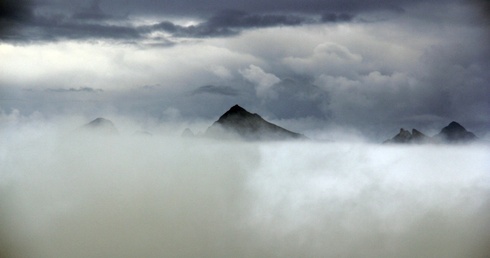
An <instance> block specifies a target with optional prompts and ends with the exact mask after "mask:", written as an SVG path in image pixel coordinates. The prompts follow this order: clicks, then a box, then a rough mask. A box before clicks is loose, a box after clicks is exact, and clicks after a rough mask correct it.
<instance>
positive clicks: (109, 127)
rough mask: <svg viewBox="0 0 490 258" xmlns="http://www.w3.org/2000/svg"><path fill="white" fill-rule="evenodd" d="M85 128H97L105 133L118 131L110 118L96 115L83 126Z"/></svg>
mask: <svg viewBox="0 0 490 258" xmlns="http://www.w3.org/2000/svg"><path fill="white" fill-rule="evenodd" d="M83 127H84V128H87V129H92V130H97V131H100V132H105V133H114V134H117V133H118V131H117V129H116V127H115V126H114V124H113V123H112V121H111V120H109V119H105V118H102V117H98V118H96V119H94V120H92V121H91V122H90V123H88V124H86V125H84V126H83Z"/></svg>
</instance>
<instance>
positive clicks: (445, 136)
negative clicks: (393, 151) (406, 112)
mask: <svg viewBox="0 0 490 258" xmlns="http://www.w3.org/2000/svg"><path fill="white" fill-rule="evenodd" d="M476 139H478V138H477V137H476V136H475V135H474V134H473V133H472V132H468V131H467V130H466V129H465V128H464V127H463V126H461V125H460V124H458V123H457V122H454V121H453V122H451V123H450V124H449V125H448V126H446V127H444V128H442V130H441V132H440V133H438V134H436V135H434V136H433V137H429V136H426V135H425V134H423V133H421V132H420V131H418V130H417V129H412V133H410V132H409V131H407V130H405V129H403V128H401V129H400V132H399V133H398V134H397V135H395V136H394V137H393V138H391V139H389V140H386V141H385V142H384V143H441V142H449V143H456V142H461V143H462V142H470V141H474V140H476Z"/></svg>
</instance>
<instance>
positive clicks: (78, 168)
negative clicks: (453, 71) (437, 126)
mask: <svg viewBox="0 0 490 258" xmlns="http://www.w3.org/2000/svg"><path fill="white" fill-rule="evenodd" d="M80 121H81V120H80V119H71V120H70V119H66V120H63V122H62V123H58V122H59V121H56V123H54V122H45V121H44V122H43V119H36V118H30V119H25V121H20V120H19V119H13V118H12V119H10V118H8V117H6V116H4V117H3V120H2V122H3V123H2V126H0V257H36V258H42V257H46V258H48V257H49V258H51V257H70V258H76V257H84V258H85V257H482V258H483V257H490V216H489V214H490V160H489V154H490V145H488V144H486V143H483V144H482V143H480V144H472V145H414V146H399V145H382V144H373V143H366V142H364V141H358V140H355V141H354V140H353V141H341V142H319V141H314V140H312V141H304V142H265V143H259V142H253V143H246V142H240V141H218V140H211V139H195V138H181V137H179V135H178V133H177V134H174V135H171V134H167V133H164V132H165V130H160V131H157V132H156V133H153V135H152V136H149V135H142V134H133V132H134V131H133V129H135V128H136V127H137V126H136V125H134V124H131V123H130V122H128V121H126V122H124V121H123V122H122V123H116V125H117V126H118V129H119V131H120V133H119V134H118V135H99V134H97V133H90V132H81V131H79V130H78V129H77V127H78V126H79V125H80V124H79V123H80ZM121 124H122V125H123V128H121V127H119V126H121ZM177 127H178V126H175V127H172V128H173V129H174V128H177ZM125 128H128V129H127V130H126V129H125Z"/></svg>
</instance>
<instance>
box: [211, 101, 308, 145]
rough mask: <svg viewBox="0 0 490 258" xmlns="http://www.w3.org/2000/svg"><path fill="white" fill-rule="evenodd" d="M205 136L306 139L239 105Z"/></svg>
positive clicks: (227, 113)
mask: <svg viewBox="0 0 490 258" xmlns="http://www.w3.org/2000/svg"><path fill="white" fill-rule="evenodd" d="M205 135H206V136H210V137H213V138H233V137H238V138H241V139H245V140H287V139H306V137H305V136H304V135H302V134H299V133H295V132H291V131H289V130H286V129H284V128H282V127H280V126H277V125H275V124H273V123H270V122H267V121H266V120H264V119H263V118H262V117H261V116H259V115H258V114H252V113H250V112H248V111H247V110H245V109H244V108H242V107H240V106H239V105H235V106H233V107H231V108H230V110H228V111H227V112H225V113H224V114H223V115H222V116H221V117H220V118H219V119H218V120H217V121H216V122H214V123H213V125H211V126H210V127H209V128H208V129H207V130H206V132H205Z"/></svg>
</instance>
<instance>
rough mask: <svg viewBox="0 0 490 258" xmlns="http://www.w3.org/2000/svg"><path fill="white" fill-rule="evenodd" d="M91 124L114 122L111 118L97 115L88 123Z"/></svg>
mask: <svg viewBox="0 0 490 258" xmlns="http://www.w3.org/2000/svg"><path fill="white" fill-rule="evenodd" d="M88 124H89V125H93V126H98V125H103V124H112V122H111V120H109V119H105V118H103V117H97V118H96V119H94V120H93V121H92V122H90V123H88Z"/></svg>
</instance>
